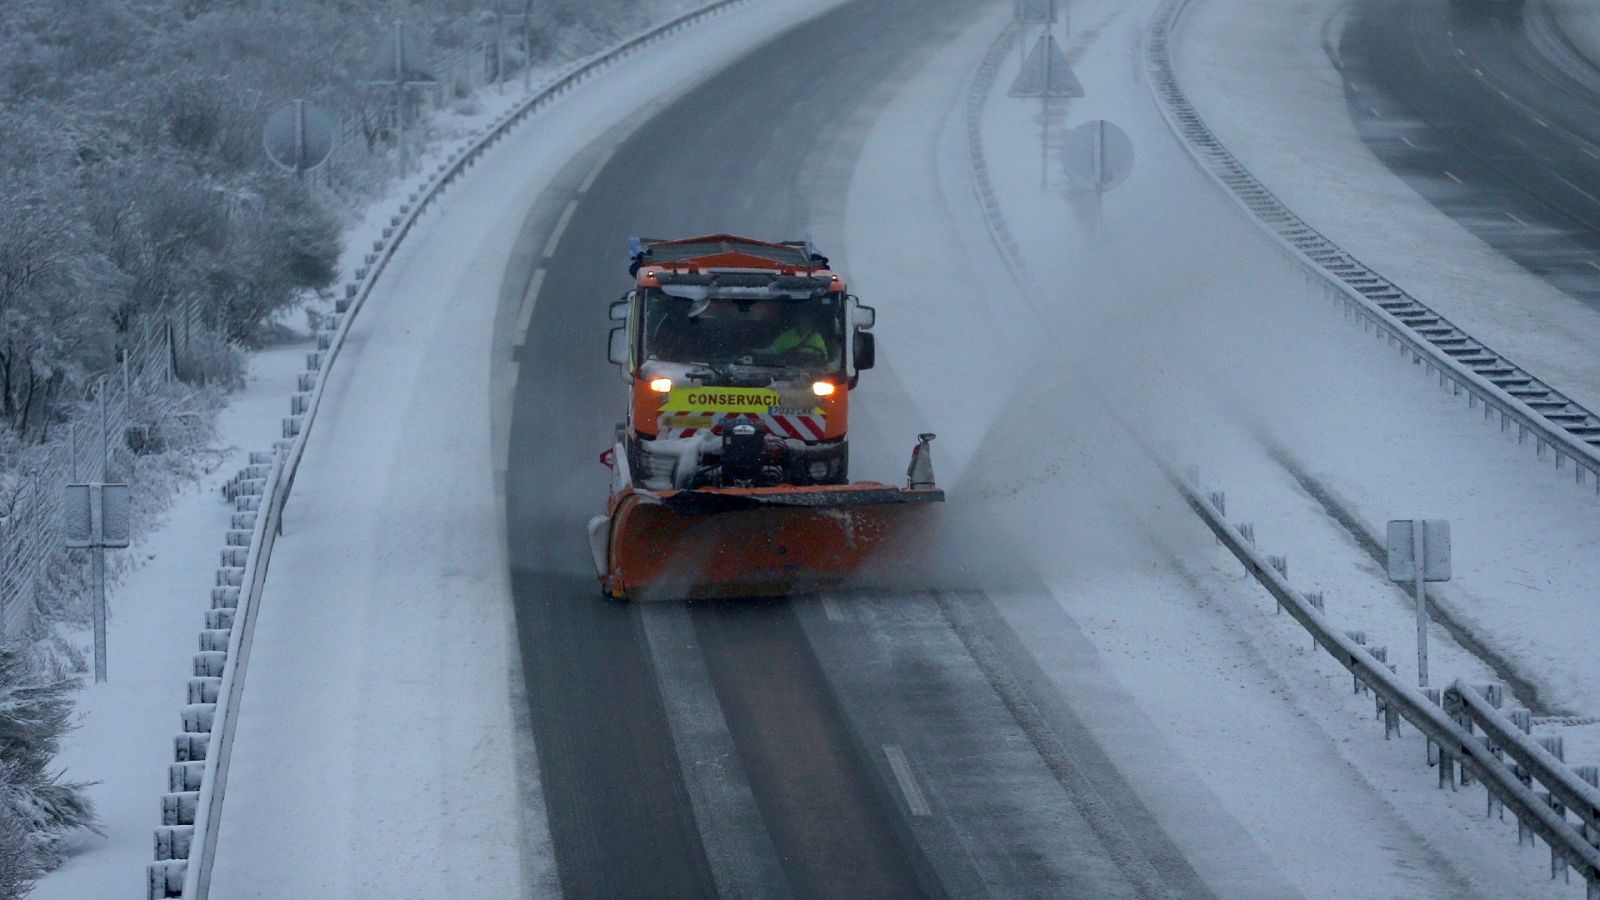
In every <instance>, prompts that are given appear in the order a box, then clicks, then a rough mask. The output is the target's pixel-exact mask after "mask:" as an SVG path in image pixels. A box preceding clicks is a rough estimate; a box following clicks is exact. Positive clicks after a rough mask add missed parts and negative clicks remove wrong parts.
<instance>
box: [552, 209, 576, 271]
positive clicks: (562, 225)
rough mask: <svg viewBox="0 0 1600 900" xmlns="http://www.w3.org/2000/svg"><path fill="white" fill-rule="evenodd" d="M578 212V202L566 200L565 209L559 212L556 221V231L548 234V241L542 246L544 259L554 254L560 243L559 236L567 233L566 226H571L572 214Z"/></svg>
mask: <svg viewBox="0 0 1600 900" xmlns="http://www.w3.org/2000/svg"><path fill="white" fill-rule="evenodd" d="M577 211H578V201H576V200H568V201H567V208H566V209H564V210H562V211H561V218H560V219H559V220H557V221H556V230H555V231H552V232H550V240H548V241H546V242H545V245H544V258H545V259H549V258H550V255H551V254H552V253H555V252H556V245H557V244H559V243H561V236H562V235H564V234H566V233H567V226H568V225H570V224H572V214H573V213H575V212H577Z"/></svg>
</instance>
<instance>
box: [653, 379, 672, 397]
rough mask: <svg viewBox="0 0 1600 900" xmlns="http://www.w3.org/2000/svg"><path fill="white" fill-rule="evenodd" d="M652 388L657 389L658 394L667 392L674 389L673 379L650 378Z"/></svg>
mask: <svg viewBox="0 0 1600 900" xmlns="http://www.w3.org/2000/svg"><path fill="white" fill-rule="evenodd" d="M650 390H652V391H655V392H656V393H658V394H665V393H667V392H668V391H670V390H672V379H671V378H652V379H650Z"/></svg>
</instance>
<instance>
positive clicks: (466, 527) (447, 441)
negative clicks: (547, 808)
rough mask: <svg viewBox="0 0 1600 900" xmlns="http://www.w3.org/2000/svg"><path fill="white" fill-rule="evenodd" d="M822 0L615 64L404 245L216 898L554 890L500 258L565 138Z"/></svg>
mask: <svg viewBox="0 0 1600 900" xmlns="http://www.w3.org/2000/svg"><path fill="white" fill-rule="evenodd" d="M828 5H829V4H827V3H825V2H817V3H775V2H772V3H755V4H751V5H749V6H745V7H740V8H739V9H736V10H734V11H731V12H729V13H726V14H724V15H722V16H719V17H717V18H715V19H713V20H711V21H709V22H707V23H704V24H702V25H700V26H698V27H696V28H695V29H693V30H691V31H688V32H685V33H684V34H682V35H681V36H678V37H676V38H674V39H672V40H670V41H667V42H664V43H662V44H660V45H658V46H657V47H654V48H652V50H651V52H650V53H648V54H641V55H639V56H637V57H635V58H633V59H631V60H628V61H626V62H624V63H622V64H621V65H619V66H617V67H615V68H612V69H610V70H608V71H607V72H606V73H604V74H602V75H600V76H598V77H597V78H595V79H594V80H593V81H591V82H590V83H588V84H586V85H585V86H584V87H583V88H582V89H581V90H580V91H578V92H576V93H575V94H571V95H569V96H568V97H566V98H564V99H563V100H562V101H560V102H559V103H557V104H555V105H554V106H552V107H551V108H549V109H548V110H547V111H545V112H543V113H541V114H540V115H539V116H538V117H537V118H536V119H534V120H532V121H530V122H529V123H528V125H527V126H525V127H523V128H521V129H519V130H518V132H517V133H516V134H515V135H514V136H513V137H512V138H510V139H509V140H506V141H504V142H503V143H502V144H501V145H499V146H498V147H496V148H495V149H494V150H493V151H492V152H491V153H489V154H488V155H487V156H485V157H484V158H483V159H482V160H481V161H480V162H479V163H478V164H477V165H476V166H475V167H474V169H473V171H472V174H471V176H470V177H469V178H466V179H464V180H463V182H462V183H460V184H459V186H457V187H454V188H452V189H451V191H450V193H449V194H448V195H446V198H445V200H444V202H443V204H442V205H441V206H440V207H439V208H437V209H435V210H432V211H430V212H429V213H428V214H427V216H426V218H425V219H424V221H423V222H422V223H421V224H420V226H419V228H418V229H417V230H416V231H415V232H413V234H412V235H411V236H410V237H409V238H408V239H407V241H406V242H405V243H404V244H403V245H402V247H401V249H400V251H399V253H398V254H397V255H396V257H395V259H394V261H393V263H392V264H391V267H390V269H389V270H388V271H387V272H386V273H385V275H384V277H383V280H382V282H381V283H380V286H379V288H378V289H377V291H376V293H375V294H374V295H373V297H372V298H371V299H370V300H369V301H368V305H367V307H366V309H365V310H364V311H363V313H362V315H361V317H360V318H359V319H358V320H357V322H356V324H355V327H354V329H353V330H352V332H351V335H350V343H349V344H347V346H346V348H345V350H344V352H343V354H342V355H341V358H340V360H339V363H338V365H337V367H336V368H335V369H334V370H333V372H332V373H331V376H330V379H331V380H330V381H329V383H328V387H327V393H326V395H325V397H324V402H323V407H322V410H321V412H320V413H319V416H318V421H317V424H316V426H315V429H314V431H313V433H312V437H311V440H310V443H309V445H308V448H307V455H306V459H305V463H304V465H303V467H302V469H301V473H300V476H299V478H298V480H297V483H296V485H295V491H294V495H293V497H292V498H291V500H290V503H289V506H288V511H287V515H286V532H285V536H284V537H283V538H282V539H280V541H279V542H278V545H277V549H276V550H275V552H274V554H273V561H272V568H271V571H270V574H269V576H268V580H267V586H266V591H265V599H264V601H263V604H262V608H261V614H260V622H259V626H258V629H257V632H256V638H255V645H254V651H253V655H252V658H251V667H250V672H249V680H248V683H247V687H246V690H245V694H244V700H243V704H242V708H241V713H240V719H239V734H238V740H237V743H236V745H235V748H234V756H233V765H232V772H231V774H230V779H229V781H230V784H229V790H228V797H227V804H226V806H225V809H224V814H223V826H222V831H221V836H220V840H219V854H218V861H217V873H216V880H215V882H214V884H213V894H214V895H215V896H220V897H229V898H234V897H240V898H243V897H280V896H307V897H372V898H386V900H387V898H412V897H415V898H424V897H440V896H472V897H510V896H520V895H523V894H524V893H525V892H526V893H531V894H535V895H547V894H553V893H555V892H556V890H557V887H558V885H557V877H556V874H555V869H554V861H553V856H552V855H551V852H550V848H549V845H548V834H547V830H546V828H547V826H546V823H545V819H544V811H543V809H542V804H540V803H539V801H538V799H537V794H538V787H537V784H536V783H535V784H534V785H533V786H532V789H531V791H525V790H524V788H522V787H519V778H521V779H523V780H524V782H526V781H527V780H534V781H536V778H537V776H536V774H535V773H530V772H527V771H523V772H521V773H520V774H519V772H518V771H517V770H518V765H519V759H518V754H519V753H521V752H524V749H523V748H521V747H519V738H518V736H517V734H516V731H515V724H514V720H513V717H514V710H513V706H512V693H511V692H512V690H513V686H512V684H511V683H510V682H511V677H512V672H513V667H514V664H515V653H516V650H515V642H514V629H513V623H512V610H511V605H510V590H509V584H508V581H507V578H508V574H509V573H508V569H507V564H506V560H505V545H504V536H503V531H502V526H503V513H502V510H501V509H500V506H499V504H500V501H499V499H498V497H497V493H496V471H497V469H498V468H499V467H502V466H503V465H504V460H503V459H499V458H497V454H496V451H495V448H494V447H493V445H492V444H493V442H492V440H491V435H492V432H493V428H492V420H493V418H494V416H495V415H496V411H495V410H493V409H492V407H493V405H494V400H493V398H494V396H495V393H494V392H493V390H492V388H493V387H494V382H495V380H496V373H495V372H494V371H493V369H494V366H495V365H496V362H495V358H494V356H493V355H492V354H491V352H490V351H491V349H492V348H493V346H494V339H495V336H496V335H495V332H494V328H495V322H496V318H497V313H498V312H499V310H498V300H499V298H500V296H501V290H500V288H501V285H500V280H501V278H502V276H503V275H504V271H505V261H506V260H507V259H508V258H510V256H511V253H512V251H513V249H514V243H515V240H516V238H517V236H518V234H519V232H520V226H521V224H522V222H523V220H524V219H525V218H526V216H527V214H528V211H529V209H531V208H532V205H533V203H534V201H535V200H536V199H537V198H538V196H539V195H540V193H541V191H542V190H543V188H544V186H545V185H546V184H547V183H548V181H549V179H550V178H551V177H552V176H553V175H555V173H556V172H557V171H558V170H559V169H560V168H561V166H562V165H564V164H565V162H566V161H567V160H568V159H570V158H571V157H572V156H573V155H574V154H575V153H576V152H578V151H579V150H581V149H582V148H584V147H585V146H586V145H587V144H589V143H590V142H591V141H592V140H594V139H595V138H596V137H598V136H599V135H601V134H602V133H604V132H605V131H607V130H608V129H610V128H612V127H613V126H615V125H616V124H618V123H619V122H621V121H624V120H625V119H627V118H628V117H629V116H631V115H633V114H635V112H636V111H637V110H639V109H642V108H643V107H645V106H646V105H647V104H649V103H650V102H652V101H654V100H657V99H658V98H659V97H660V94H661V86H662V85H663V84H664V83H665V84H671V85H673V86H674V87H677V86H680V85H684V84H685V83H687V82H689V81H692V80H694V79H696V78H698V77H701V76H702V75H704V74H707V73H710V72H714V71H715V70H716V69H717V68H719V67H720V66H722V65H725V64H726V63H727V62H729V61H731V60H732V59H733V58H735V57H736V56H737V54H739V53H740V52H742V51H743V50H745V49H748V48H749V47H751V46H754V44H755V43H756V42H757V41H759V40H760V39H761V38H763V37H764V36H766V35H770V34H772V33H774V32H776V31H777V30H779V29H781V28H783V27H785V26H787V25H791V24H794V23H797V22H800V21H803V20H804V19H805V18H807V17H809V16H812V15H815V14H817V13H820V12H822V11H824V10H825V9H826V8H827V6H828ZM523 739H525V740H531V739H528V738H523ZM521 762H524V763H526V764H531V760H521ZM529 793H531V794H532V795H533V796H532V797H529V796H527V794H529ZM525 801H526V802H525Z"/></svg>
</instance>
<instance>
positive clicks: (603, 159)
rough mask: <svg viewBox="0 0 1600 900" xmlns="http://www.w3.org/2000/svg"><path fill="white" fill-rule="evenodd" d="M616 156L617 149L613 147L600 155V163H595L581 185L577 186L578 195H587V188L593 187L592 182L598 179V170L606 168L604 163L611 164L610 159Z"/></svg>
mask: <svg viewBox="0 0 1600 900" xmlns="http://www.w3.org/2000/svg"><path fill="white" fill-rule="evenodd" d="M616 155H617V148H615V147H611V148H609V149H608V150H606V152H604V153H602V154H600V161H599V162H596V163H595V164H594V168H593V169H590V170H589V174H588V175H585V176H584V177H583V184H580V185H578V193H580V194H587V193H589V188H591V187H594V180H595V179H596V178H599V177H600V170H601V169H604V168H605V167H606V163H608V162H611V157H613V156H616Z"/></svg>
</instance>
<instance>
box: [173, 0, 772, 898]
mask: <svg viewBox="0 0 1600 900" xmlns="http://www.w3.org/2000/svg"><path fill="white" fill-rule="evenodd" d="M746 2H749V0H715V2H711V3H707V4H706V5H704V6H701V7H699V8H698V9H695V10H692V11H690V12H687V13H685V14H683V15H681V16H678V17H677V18H674V19H672V20H670V21H667V22H664V23H662V24H660V25H657V26H654V27H652V28H649V29H647V30H645V31H643V32H641V33H639V34H638V35H635V36H634V37H631V38H628V39H627V40H624V41H622V42H620V43H618V44H616V45H615V46H613V47H611V48H609V49H607V50H603V51H600V52H598V53H596V54H594V55H592V56H590V57H589V58H587V59H585V60H582V61H579V62H577V63H574V64H573V65H571V66H568V67H567V68H566V69H564V70H563V71H562V72H560V73H558V74H557V75H556V77H555V78H554V79H552V80H551V81H550V82H548V83H547V84H546V85H545V86H544V87H542V88H540V89H539V90H537V91H535V92H534V93H533V94H530V95H529V96H528V98H527V99H526V100H524V101H522V102H521V103H520V104H518V105H517V106H516V107H515V108H514V109H512V110H510V111H509V112H507V113H505V114H504V115H502V116H500V117H499V118H497V119H495V120H494V122H493V123H492V124H491V125H490V126H489V127H488V129H487V131H486V132H485V133H484V134H483V135H482V136H481V137H478V138H476V139H475V140H474V141H473V142H472V143H471V144H470V145H469V146H468V147H466V148H465V149H461V150H456V151H453V152H452V153H451V154H450V155H449V157H448V159H447V160H446V161H445V162H443V163H440V164H439V165H438V167H437V168H436V170H435V171H434V172H433V173H432V174H430V175H429V176H427V177H426V179H425V180H424V181H423V183H422V184H421V185H420V186H419V187H418V189H417V190H416V191H415V192H413V193H411V194H410V195H409V198H408V200H407V202H406V203H404V204H402V205H401V206H400V209H399V212H398V213H396V214H395V215H394V216H392V217H391V219H390V221H389V225H388V226H386V227H385V228H384V229H383V237H382V239H380V240H378V241H376V242H375V243H374V245H373V249H372V252H371V253H369V254H367V256H366V257H365V260H364V264H363V265H362V266H361V267H359V268H357V269H356V271H355V273H354V274H355V280H354V281H353V282H351V283H349V284H347V285H346V286H345V295H344V296H343V297H342V298H340V299H339V300H338V301H337V302H336V304H335V314H334V315H332V316H329V317H328V318H327V320H326V322H325V325H326V329H327V330H325V331H323V332H321V333H319V334H318V337H317V349H316V350H313V351H310V352H308V353H307V354H306V369H307V371H306V372H304V373H302V374H301V375H300V379H299V383H298V385H297V386H298V388H299V392H298V393H296V394H295V395H294V396H293V397H292V398H291V399H290V415H289V416H287V417H286V418H285V419H284V420H283V437H282V439H280V440H278V441H277V442H276V443H275V447H274V450H272V451H271V452H267V453H254V454H252V455H251V458H250V465H249V466H247V467H246V468H245V469H244V470H243V471H241V472H240V474H239V475H238V476H237V477H235V478H234V479H233V480H231V481H229V482H228V484H227V485H226V486H225V487H224V489H223V490H224V496H225V497H226V498H227V499H228V500H229V501H231V502H232V503H233V504H234V508H235V514H234V518H233V521H232V522H231V525H232V527H231V529H230V530H229V531H228V533H227V535H226V538H225V540H226V545H225V546H224V548H223V550H222V565H221V567H220V568H218V570H217V586H216V587H215V588H213V589H212V597H211V606H212V608H211V609H210V610H208V611H207V612H206V617H205V626H206V627H205V629H204V630H202V631H201V632H200V636H199V650H198V652H197V653H196V654H195V657H194V675H193V677H192V678H190V680H189V685H188V702H187V703H186V704H184V706H183V707H182V708H181V710H180V713H181V716H180V717H181V720H182V723H183V725H182V727H183V730H182V732H180V733H179V734H178V736H177V737H176V739H175V741H174V761H173V763H172V764H171V765H170V766H169V768H168V789H169V790H168V792H167V793H166V794H163V795H162V797H161V820H162V824H161V826H160V827H158V828H157V829H156V831H155V856H156V860H155V862H153V863H150V864H149V866H148V867H147V869H146V882H147V891H148V896H149V897H150V898H152V900H155V898H166V897H183V898H186V900H204V898H206V897H207V896H208V895H209V892H210V888H211V874H212V868H213V866H214V865H215V862H216V851H217V834H218V832H219V831H220V828H221V823H222V806H223V801H224V799H225V797H226V793H227V779H228V762H229V759H230V757H231V753H232V745H233V738H234V734H235V731H236V727H237V720H238V710H239V698H240V695H241V693H242V692H243V690H244V680H245V672H246V670H247V668H248V664H249V656H250V646H251V637H252V635H253V633H254V629H255V622H256V616H257V612H258V607H259V606H260V603H261V600H262V597H261V593H262V587H263V585H264V584H265V583H266V577H267V566H268V563H269V562H270V561H271V557H272V548H273V544H274V542H275V541H276V539H277V537H278V536H279V535H280V534H281V533H282V528H283V510H284V506H285V505H286V504H287V503H288V500H289V495H290V492H291V491H292V489H293V487H294V478H295V474H296V472H297V471H298V470H299V467H300V461H301V460H302V459H303V458H304V456H305V450H306V441H307V438H308V437H309V434H310V430H311V426H312V424H313V422H314V421H315V419H316V414H317V409H318V407H319V406H320V405H321V402H322V396H323V389H324V386H325V384H326V382H327V379H326V377H325V376H326V374H327V372H328V371H329V369H330V368H331V367H332V365H333V363H334V361H335V360H336V359H337V358H338V355H339V351H340V350H341V349H342V348H343V346H344V343H345V338H346V336H347V335H348V333H349V331H350V327H351V323H352V322H353V321H354V319H355V316H356V314H357V313H359V312H360V311H361V308H362V306H363V305H364V304H365V303H366V301H367V299H368V297H369V296H370V295H371V294H372V290H373V287H374V285H375V284H376V283H377V280H378V278H379V277H380V276H381V275H382V273H383V270H384V269H385V267H387V265H388V264H389V261H390V260H391V259H392V258H393V256H394V253H395V250H396V249H397V248H398V247H399V245H400V242H401V241H402V240H404V239H405V237H406V235H407V234H409V233H410V231H411V229H412V228H413V227H414V226H415V224H416V222H417V220H418V218H419V217H420V216H421V214H422V213H423V211H424V210H426V209H427V207H428V206H429V205H430V204H431V203H433V201H434V200H436V199H438V197H439V196H440V195H441V194H442V193H443V192H444V190H445V189H446V188H447V187H448V186H449V185H450V184H451V183H453V182H454V181H455V180H456V179H457V178H459V177H460V176H462V175H463V174H465V173H466V171H467V170H468V169H470V168H471V167H472V166H473V164H474V163H476V161H477V160H478V158H479V157H480V156H481V155H482V154H483V153H484V151H486V150H488V149H489V148H490V147H492V146H494V145H495V144H496V143H498V142H499V141H500V140H501V139H502V138H504V137H505V136H506V135H508V134H509V133H510V132H511V130H512V129H513V128H515V127H516V126H518V125H520V124H521V123H522V122H524V121H525V120H526V119H527V118H528V117H529V116H530V115H531V114H533V113H535V112H537V111H539V110H540V109H542V108H544V107H545V106H546V105H547V104H549V103H550V102H551V101H553V100H555V99H556V98H558V97H561V96H562V95H564V94H566V93H567V92H568V91H569V90H571V89H573V88H574V87H576V86H577V85H579V84H580V83H582V82H583V81H584V80H585V79H587V78H588V77H589V76H591V75H594V74H597V73H598V72H600V71H603V70H604V69H605V68H606V67H608V66H609V65H611V64H612V63H615V62H617V61H619V60H622V59H625V58H627V57H628V56H630V55H632V54H633V53H634V52H636V51H638V50H640V49H642V48H644V47H647V46H649V45H651V44H654V43H655V42H657V41H659V40H661V39H663V38H666V37H668V36H671V35H674V34H676V33H678V32H679V31H681V30H683V29H684V28H686V27H689V26H691V25H694V24H697V23H699V22H701V21H703V20H704V19H706V18H709V17H711V16H714V15H716V14H718V13H721V12H723V11H724V10H727V9H729V8H731V7H734V6H738V5H740V4H743V3H746Z"/></svg>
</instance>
